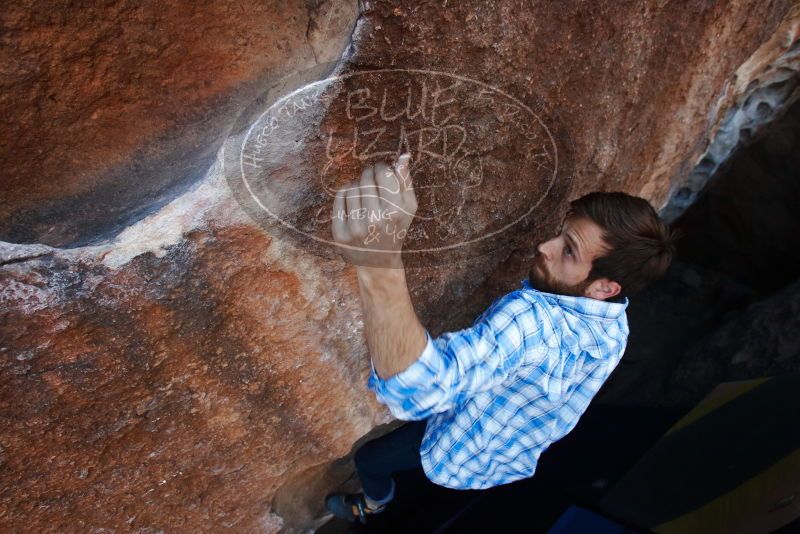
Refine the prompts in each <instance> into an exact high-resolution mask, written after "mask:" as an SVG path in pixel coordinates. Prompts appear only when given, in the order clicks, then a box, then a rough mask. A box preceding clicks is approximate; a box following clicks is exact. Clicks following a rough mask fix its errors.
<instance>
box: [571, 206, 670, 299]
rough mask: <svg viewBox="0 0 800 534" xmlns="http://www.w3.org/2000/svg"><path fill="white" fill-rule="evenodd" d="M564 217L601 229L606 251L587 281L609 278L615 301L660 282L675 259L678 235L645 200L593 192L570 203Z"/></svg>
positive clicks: (597, 259) (595, 260) (594, 263)
mask: <svg viewBox="0 0 800 534" xmlns="http://www.w3.org/2000/svg"><path fill="white" fill-rule="evenodd" d="M567 216H568V217H569V216H574V217H585V218H587V219H589V220H591V221H593V222H594V223H595V224H597V225H598V226H600V228H602V229H603V239H604V240H605V242H606V247H607V248H608V249H609V250H608V252H606V253H605V254H604V255H603V256H601V257H599V258H595V259H594V261H593V262H592V270H591V271H590V272H589V277H588V280H596V279H598V278H608V279H609V280H613V281H615V282H617V283H618V284H619V285H620V286H622V290H621V292H620V295H619V296H618V297H620V298H621V297H622V295H631V294H633V293H637V292H638V291H640V290H641V289H643V288H644V287H645V286H647V285H648V284H649V283H651V282H653V281H655V280H657V279H658V278H660V277H661V276H662V275H663V274H664V273H665V272H666V270H667V268H668V267H669V265H670V263H671V262H672V258H673V257H674V256H675V251H676V241H677V240H678V238H679V237H680V235H679V234H678V232H677V231H676V230H674V229H672V228H670V227H669V226H668V225H667V224H666V223H665V222H664V221H663V220H662V219H661V218H660V217H659V216H658V214H657V213H656V210H655V209H653V206H651V205H650V203H649V202H647V201H646V200H645V199H643V198H641V197H635V196H633V195H629V194H627V193H622V192H610V193H606V192H594V193H589V194H588V195H584V196H582V197H581V198H579V199H577V200H573V201H572V202H571V203H570V208H569V211H568V212H567Z"/></svg>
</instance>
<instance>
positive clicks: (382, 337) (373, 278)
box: [357, 264, 427, 379]
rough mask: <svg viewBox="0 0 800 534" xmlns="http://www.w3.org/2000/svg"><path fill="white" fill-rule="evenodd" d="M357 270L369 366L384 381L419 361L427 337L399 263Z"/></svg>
mask: <svg viewBox="0 0 800 534" xmlns="http://www.w3.org/2000/svg"><path fill="white" fill-rule="evenodd" d="M357 270H358V285H359V288H360V289H361V301H362V303H363V306H364V330H365V332H366V338H367V345H368V346H369V353H370V356H371V357H372V365H373V367H374V368H375V372H376V373H377V374H378V376H379V377H380V378H383V379H386V378H389V377H390V376H392V375H395V374H397V373H399V372H400V371H403V370H405V369H406V368H407V367H408V366H410V365H411V364H412V363H414V362H415V361H416V360H417V359H418V358H419V356H420V354H422V350H423V349H424V348H425V345H426V344H427V336H426V335H425V330H424V328H423V326H422V323H420V321H419V318H418V317H417V314H416V312H415V311H414V306H413V305H412V304H411V296H410V295H409V293H408V286H407V284H406V273H405V270H403V268H402V264H401V265H400V268H396V269H392V268H380V267H358V269H357Z"/></svg>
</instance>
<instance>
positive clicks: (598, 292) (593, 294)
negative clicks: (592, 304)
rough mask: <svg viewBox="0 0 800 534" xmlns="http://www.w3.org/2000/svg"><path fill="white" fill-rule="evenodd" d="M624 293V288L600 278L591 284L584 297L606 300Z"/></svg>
mask: <svg viewBox="0 0 800 534" xmlns="http://www.w3.org/2000/svg"><path fill="white" fill-rule="evenodd" d="M620 291H622V286H621V285H619V284H618V283H616V282H614V281H613V280H609V279H608V278H598V279H597V280H595V281H593V282H592V283H591V284H589V287H587V288H586V290H585V291H584V292H583V294H584V296H586V297H589V298H593V299H597V300H606V299H610V298H612V297H616V296H617V295H619V292H620Z"/></svg>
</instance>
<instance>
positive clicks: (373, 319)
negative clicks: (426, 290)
mask: <svg viewBox="0 0 800 534" xmlns="http://www.w3.org/2000/svg"><path fill="white" fill-rule="evenodd" d="M409 159H410V155H408V154H404V155H402V156H400V158H399V159H398V161H397V163H396V164H395V165H394V168H391V167H389V166H388V165H386V164H384V163H377V164H375V165H371V166H368V167H367V168H365V169H364V171H363V172H362V173H361V180H360V181H357V182H351V183H349V184H346V185H345V186H344V187H343V188H342V189H340V190H339V191H338V192H337V194H336V198H335V199H334V202H333V213H334V217H333V228H332V230H333V237H334V239H335V241H336V244H337V245H338V246H339V248H340V250H341V252H342V254H343V255H344V256H345V257H346V258H347V259H348V260H349V261H350V262H351V263H353V264H354V265H355V266H356V272H357V274H358V284H359V287H360V290H361V300H362V302H363V307H364V325H365V330H366V338H367V345H368V346H369V352H370V356H371V357H372V363H373V366H374V367H375V370H376V372H377V373H378V374H379V376H380V377H381V378H388V377H390V376H392V375H394V374H397V373H398V372H400V371H402V370H404V369H406V368H407V367H408V366H409V365H411V364H412V363H413V362H414V361H415V360H417V358H418V357H419V356H420V354H421V353H422V349H423V348H424V347H425V344H426V341H427V337H426V335H425V330H424V329H423V327H422V324H421V323H420V322H419V319H418V318H417V314H416V313H415V312H414V307H413V305H412V304H411V296H410V295H409V294H408V286H407V285H406V278H405V270H404V269H403V262H402V257H401V255H400V252H401V250H402V247H403V241H404V239H405V236H406V234H407V232H408V227H409V226H410V225H411V221H412V220H413V218H414V214H415V213H416V210H417V199H416V196H415V194H414V189H413V187H412V183H411V173H410V170H409Z"/></svg>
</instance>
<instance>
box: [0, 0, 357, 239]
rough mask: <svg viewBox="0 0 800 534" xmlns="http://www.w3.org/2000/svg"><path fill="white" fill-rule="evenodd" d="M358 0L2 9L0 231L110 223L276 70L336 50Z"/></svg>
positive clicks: (219, 129)
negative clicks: (0, 183) (1, 177)
mask: <svg viewBox="0 0 800 534" xmlns="http://www.w3.org/2000/svg"><path fill="white" fill-rule="evenodd" d="M356 14H357V13H356V8H355V1H348V0H330V1H327V2H326V1H313V0H309V1H307V2H304V1H302V0H295V1H291V2H283V1H270V2H261V3H259V4H257V5H256V4H254V5H247V6H245V5H242V4H241V3H237V2H229V1H213V2H203V3H200V4H196V3H189V2H180V1H167V2H155V1H146V2H138V1H124V2H114V3H107V4H104V5H101V4H88V3H87V4H86V5H83V6H81V7H75V6H66V5H64V6H59V7H54V6H53V4H52V2H45V1H41V0H27V1H23V2H15V3H14V4H13V5H9V6H7V8H6V9H4V10H3V13H2V14H0V27H2V48H0V53H1V54H2V59H1V61H2V64H3V66H4V69H3V81H2V87H3V90H2V96H0V118H2V121H3V124H4V126H5V128H6V130H5V132H4V135H3V137H2V141H0V161H2V173H3V177H4V179H3V184H2V190H1V191H2V192H1V193H0V194H2V197H3V202H2V204H0V239H2V240H5V241H12V242H25V243H30V242H41V243H45V244H48V245H53V246H64V245H75V244H82V243H87V242H91V241H93V240H95V239H96V238H97V237H98V236H110V235H113V234H114V233H116V232H118V231H119V230H120V229H121V228H123V227H124V225H125V224H126V223H129V222H130V221H131V220H132V219H135V218H138V217H141V216H142V214H144V213H146V212H148V211H152V210H153V209H155V208H157V207H159V206H161V205H163V204H164V203H165V202H167V201H168V200H169V199H171V198H174V197H175V196H176V194H178V193H179V192H181V191H183V190H185V189H186V187H187V186H188V185H189V184H191V183H193V182H196V181H197V180H199V179H200V178H202V177H203V176H204V175H205V173H206V171H207V170H208V169H209V167H210V166H211V164H212V163H213V161H214V158H215V156H216V153H217V150H218V149H219V147H220V146H221V144H222V142H223V141H224V140H225V138H226V137H227V136H228V134H229V133H230V132H231V129H232V127H233V126H234V124H235V123H236V120H237V118H238V117H239V115H240V114H241V113H242V111H243V110H244V109H245V108H246V107H247V106H248V104H250V103H251V102H252V101H253V99H255V98H256V97H258V96H259V95H260V94H261V92H262V91H264V89H265V88H266V87H268V86H269V85H270V84H271V83H274V82H275V81H276V80H277V79H279V78H282V77H284V76H287V75H289V74H291V73H293V72H297V71H302V70H305V69H308V68H310V67H311V66H313V65H315V64H316V63H317V62H325V61H331V60H333V59H336V58H338V57H339V55H340V54H341V52H342V50H343V49H344V46H345V45H346V44H347V43H348V40H349V37H350V30H351V29H352V26H353V23H354V22H355V18H356Z"/></svg>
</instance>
